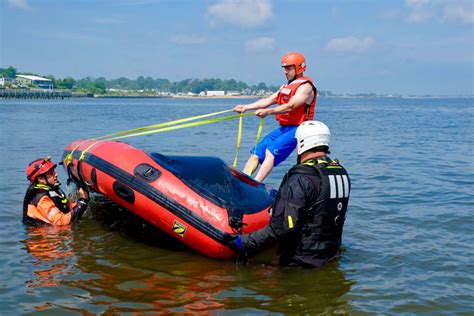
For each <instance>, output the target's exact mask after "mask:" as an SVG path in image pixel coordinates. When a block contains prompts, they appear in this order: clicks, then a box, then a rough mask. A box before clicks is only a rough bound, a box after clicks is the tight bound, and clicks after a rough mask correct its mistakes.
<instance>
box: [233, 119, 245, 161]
mask: <svg viewBox="0 0 474 316" xmlns="http://www.w3.org/2000/svg"><path fill="white" fill-rule="evenodd" d="M243 118H244V116H243V113H240V118H239V131H238V132H237V151H236V152H235V158H234V164H233V166H234V168H236V167H237V158H238V157H239V151H240V143H241V142H242V125H243V121H244V120H243Z"/></svg>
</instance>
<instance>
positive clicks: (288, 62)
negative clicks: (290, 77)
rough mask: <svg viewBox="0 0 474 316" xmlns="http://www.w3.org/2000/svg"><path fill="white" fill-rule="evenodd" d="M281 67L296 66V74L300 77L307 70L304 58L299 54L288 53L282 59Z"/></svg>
mask: <svg viewBox="0 0 474 316" xmlns="http://www.w3.org/2000/svg"><path fill="white" fill-rule="evenodd" d="M281 66H282V67H286V66H295V70H296V74H297V75H300V74H302V73H303V72H304V71H305V70H306V61H305V59H304V56H303V55H302V54H300V53H297V52H292V53H288V54H286V55H285V56H283V58H282V59H281Z"/></svg>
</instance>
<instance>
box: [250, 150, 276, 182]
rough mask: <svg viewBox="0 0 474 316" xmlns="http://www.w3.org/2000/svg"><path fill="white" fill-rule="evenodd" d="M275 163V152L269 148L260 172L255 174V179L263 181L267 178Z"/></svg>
mask: <svg viewBox="0 0 474 316" xmlns="http://www.w3.org/2000/svg"><path fill="white" fill-rule="evenodd" d="M274 163H275V156H273V154H272V153H271V152H270V151H269V150H268V149H267V150H266V151H265V160H263V162H262V166H261V167H260V170H258V173H257V175H256V176H255V180H257V181H259V182H263V180H265V178H266V177H267V176H268V174H269V173H270V171H272V169H273V165H274Z"/></svg>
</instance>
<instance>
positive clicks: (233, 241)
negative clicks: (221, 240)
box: [225, 234, 245, 254]
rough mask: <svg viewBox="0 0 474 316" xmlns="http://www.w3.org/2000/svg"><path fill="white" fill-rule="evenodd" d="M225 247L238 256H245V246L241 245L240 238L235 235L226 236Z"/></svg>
mask: <svg viewBox="0 0 474 316" xmlns="http://www.w3.org/2000/svg"><path fill="white" fill-rule="evenodd" d="M225 242H226V244H227V247H229V248H230V249H232V250H233V251H234V252H236V253H238V254H245V245H244V244H243V243H242V236H241V235H235V234H228V235H227V239H226V241H225Z"/></svg>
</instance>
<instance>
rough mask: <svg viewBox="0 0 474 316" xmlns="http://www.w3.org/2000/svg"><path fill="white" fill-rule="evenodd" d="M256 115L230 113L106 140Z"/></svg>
mask: <svg viewBox="0 0 474 316" xmlns="http://www.w3.org/2000/svg"><path fill="white" fill-rule="evenodd" d="M250 115H254V113H248V114H239V115H229V116H225V117H219V118H215V119H208V120H203V121H199V122H192V123H186V124H181V125H175V126H169V127H163V128H157V129H152V130H150V131H144V132H140V133H133V134H128V135H123V136H116V137H111V138H108V139H106V140H115V139H122V138H128V137H135V136H141V135H147V134H154V133H161V132H167V131H173V130H177V129H182V128H187V127H193V126H201V125H207V124H212V123H218V122H223V121H227V120H232V119H235V118H238V117H240V116H250Z"/></svg>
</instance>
